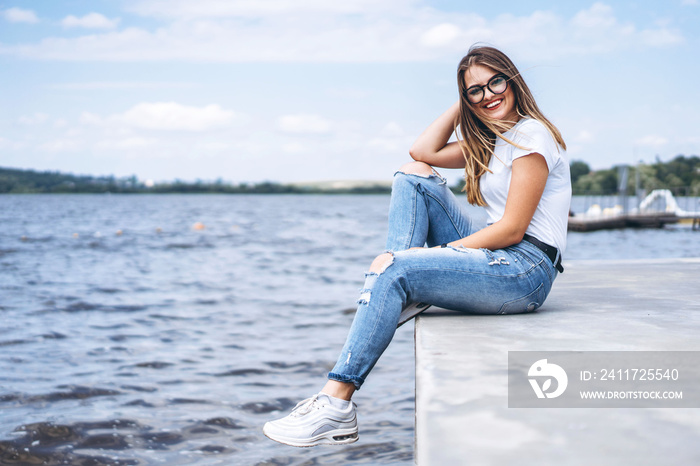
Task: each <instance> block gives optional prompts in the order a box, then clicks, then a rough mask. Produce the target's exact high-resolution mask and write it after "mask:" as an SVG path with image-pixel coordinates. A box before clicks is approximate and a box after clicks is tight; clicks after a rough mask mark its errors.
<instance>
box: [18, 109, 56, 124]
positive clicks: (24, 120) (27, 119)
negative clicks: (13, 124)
mask: <svg viewBox="0 0 700 466" xmlns="http://www.w3.org/2000/svg"><path fill="white" fill-rule="evenodd" d="M48 119H49V116H48V115H47V114H46V113H41V112H37V113H35V114H33V115H22V116H21V117H19V119H18V120H17V121H18V122H19V124H21V125H40V124H42V123H44V122H45V121H46V120H48Z"/></svg>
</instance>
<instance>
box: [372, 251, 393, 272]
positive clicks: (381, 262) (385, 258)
mask: <svg viewBox="0 0 700 466" xmlns="http://www.w3.org/2000/svg"><path fill="white" fill-rule="evenodd" d="M393 262H394V255H393V254H392V253H390V252H385V253H384V254H380V255H379V256H377V257H376V258H375V259H374V261H373V262H372V265H370V267H369V271H370V272H372V273H376V274H380V273H382V272H384V271H385V270H386V269H387V268H388V267H389V266H390V265H391V264H392V263H393Z"/></svg>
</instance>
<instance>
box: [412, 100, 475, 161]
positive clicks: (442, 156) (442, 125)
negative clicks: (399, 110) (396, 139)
mask: <svg viewBox="0 0 700 466" xmlns="http://www.w3.org/2000/svg"><path fill="white" fill-rule="evenodd" d="M458 117H459V102H457V103H455V104H453V105H452V106H451V107H450V108H449V109H448V110H447V111H446V112H445V113H443V114H442V115H440V116H439V117H438V118H437V119H436V120H435V121H434V122H432V123H431V124H430V126H428V128H426V130H425V131H423V134H421V135H420V136H418V139H416V142H414V143H413V146H411V149H410V150H409V151H408V153H409V154H411V157H413V159H414V160H417V161H419V162H425V163H427V164H428V165H432V166H434V167H441V168H464V165H465V162H464V155H462V150H461V149H460V148H459V143H457V142H450V143H448V142H447V141H449V139H450V136H451V135H452V133H453V132H454V129H455V123H456V122H457V118H458Z"/></svg>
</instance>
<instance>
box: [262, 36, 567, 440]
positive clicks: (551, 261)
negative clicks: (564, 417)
mask: <svg viewBox="0 0 700 466" xmlns="http://www.w3.org/2000/svg"><path fill="white" fill-rule="evenodd" d="M457 84H458V86H459V92H460V99H459V101H458V102H457V103H455V104H454V105H452V106H451V107H450V108H449V109H448V110H447V111H446V112H445V113H443V114H442V115H441V116H440V117H439V118H438V119H437V120H435V121H434V122H433V123H432V124H431V125H430V126H429V127H428V128H427V129H426V130H425V131H424V132H423V134H421V135H420V137H419V138H418V139H417V140H416V142H415V143H414V144H413V147H412V148H411V150H410V154H411V157H413V159H414V160H415V162H411V163H408V164H406V165H404V166H403V167H402V168H401V169H400V170H399V171H398V172H397V173H396V175H395V177H394V184H393V187H392V197H391V205H390V211H389V234H388V239H387V251H388V252H386V253H384V254H381V255H380V256H378V257H377V258H376V259H375V260H374V262H373V263H372V265H371V266H370V269H369V273H368V274H367V277H366V281H365V285H364V289H363V290H362V291H361V296H360V299H359V301H358V303H359V306H358V309H357V313H356V314H355V320H354V321H353V323H352V326H351V328H350V333H349V335H348V338H347V340H346V342H345V346H344V347H343V349H342V352H341V354H340V357H339V358H338V362H337V363H336V365H335V367H334V368H333V370H332V371H331V372H330V373H329V374H328V379H329V380H328V382H327V383H326V385H325V386H324V387H323V389H322V390H321V392H320V393H318V394H316V395H314V396H313V397H311V398H309V399H307V400H304V401H302V402H301V403H299V404H298V405H297V406H296V407H295V408H294V410H293V411H292V412H291V414H289V415H288V416H286V417H284V418H282V419H279V420H276V421H271V422H268V423H266V424H265V427H264V428H263V432H264V433H265V435H267V436H268V437H269V438H271V439H272V440H276V441H278V442H282V443H285V444H288V445H293V446H299V447H307V446H313V445H318V444H344V443H352V442H355V441H357V439H358V433H357V431H358V430H357V419H356V416H355V408H356V405H355V404H354V403H353V402H351V401H350V399H351V397H352V394H353V393H354V392H355V390H359V388H360V387H361V386H362V384H363V383H364V381H365V378H366V377H367V375H368V374H369V372H370V371H371V369H372V368H373V367H374V365H375V363H376V362H377V360H378V359H379V357H380V356H381V354H382V353H383V351H384V350H385V349H386V347H387V346H388V345H389V342H390V341H391V339H392V337H393V336H394V332H395V331H396V327H397V325H400V324H401V323H403V322H404V321H405V320H407V319H408V318H410V317H412V316H414V315H415V314H417V313H418V312H420V311H422V310H424V309H425V308H426V307H428V305H437V306H440V307H443V308H447V309H453V310H455V311H462V312H468V313H479V314H513V313H520V312H528V311H533V310H535V309H537V308H538V307H540V306H541V305H542V303H543V302H544V300H545V298H546V297H547V295H548V293H549V291H550V289H551V287H552V283H553V282H554V279H555V278H556V277H557V273H558V272H563V268H562V266H561V254H562V252H563V251H564V248H565V246H566V227H567V219H568V213H569V203H570V200H571V179H570V175H569V163H568V161H567V159H566V156H565V152H564V151H565V149H566V145H565V144H564V140H563V139H562V137H561V134H560V133H559V131H558V130H557V128H556V127H555V126H554V125H552V123H550V122H549V120H547V118H545V116H544V115H543V114H542V112H540V110H539V108H538V107H537V104H536V103H535V100H534V98H533V96H532V94H531V92H530V90H529V89H528V87H527V85H526V84H525V81H524V80H523V78H522V77H521V76H520V73H519V72H518V70H517V68H516V67H515V65H514V64H513V63H512V62H511V61H510V59H509V58H508V57H507V56H506V55H505V54H503V53H502V52H500V51H499V50H497V49H494V48H492V47H483V46H474V47H472V48H471V49H470V50H469V53H468V54H467V55H466V56H465V57H464V58H463V59H462V61H461V62H460V64H459V69H458V72H457ZM457 126H458V127H459V134H458V141H456V142H448V140H449V139H450V136H451V134H452V132H453V131H454V132H457ZM459 136H461V138H460V137H459ZM433 167H443V168H463V169H464V172H465V181H466V185H465V187H464V191H465V192H466V194H467V200H468V201H469V203H471V204H475V205H480V206H484V207H485V209H486V213H487V218H488V224H487V226H486V227H485V228H482V229H477V228H476V226H475V225H473V223H472V220H471V219H470V218H469V214H468V213H467V212H466V211H465V209H464V208H463V205H462V204H461V203H460V202H459V201H458V200H457V199H456V198H455V196H454V195H453V194H452V192H451V191H450V190H449V188H448V187H447V185H446V182H445V180H444V179H443V178H442V177H441V176H440V175H439V174H438V173H437V171H435V169H434V168H433ZM426 244H427V247H425V246H426ZM418 303H426V304H418Z"/></svg>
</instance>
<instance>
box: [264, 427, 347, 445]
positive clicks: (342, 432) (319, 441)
mask: <svg viewBox="0 0 700 466" xmlns="http://www.w3.org/2000/svg"><path fill="white" fill-rule="evenodd" d="M265 427H267V425H265V426H264V427H263V434H265V437H267V438H269V439H270V440H274V441H275V442H279V443H283V444H285V445H289V446H292V447H302V448H304V447H315V446H316V445H347V444H349V443H355V442H357V440H358V439H359V438H360V436H359V435H358V433H357V427H355V428H353V429H336V430H332V431H329V432H324V433H323V434H320V435H317V436H315V437H311V438H308V439H295V438H287V437H281V436H278V435H271V434H268V433H267V432H266V429H265Z"/></svg>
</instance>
